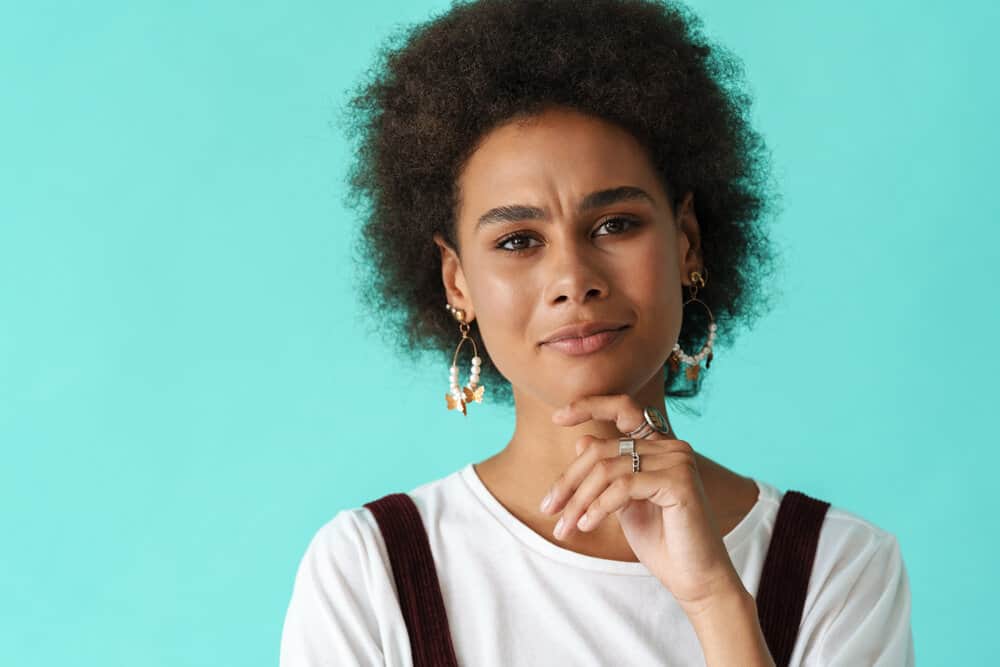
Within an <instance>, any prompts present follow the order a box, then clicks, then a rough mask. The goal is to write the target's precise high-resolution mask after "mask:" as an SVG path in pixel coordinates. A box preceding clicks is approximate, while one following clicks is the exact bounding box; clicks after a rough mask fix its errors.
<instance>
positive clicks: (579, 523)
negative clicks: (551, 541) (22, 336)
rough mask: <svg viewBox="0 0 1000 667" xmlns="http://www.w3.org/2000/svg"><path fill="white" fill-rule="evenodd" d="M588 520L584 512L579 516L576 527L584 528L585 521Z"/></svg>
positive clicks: (585, 525)
mask: <svg viewBox="0 0 1000 667" xmlns="http://www.w3.org/2000/svg"><path fill="white" fill-rule="evenodd" d="M589 520H590V519H588V518H587V515H586V514H584V515H583V516H581V517H580V520H579V521H577V522H576V527H577V528H580V529H583V528H586V527H587V522H588V521H589Z"/></svg>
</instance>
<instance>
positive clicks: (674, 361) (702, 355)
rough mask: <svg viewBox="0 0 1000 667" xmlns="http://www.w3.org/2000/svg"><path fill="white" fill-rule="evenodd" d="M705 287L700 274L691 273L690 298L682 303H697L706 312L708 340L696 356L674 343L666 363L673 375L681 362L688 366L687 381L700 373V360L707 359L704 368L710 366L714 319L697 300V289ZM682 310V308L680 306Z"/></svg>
mask: <svg viewBox="0 0 1000 667" xmlns="http://www.w3.org/2000/svg"><path fill="white" fill-rule="evenodd" d="M704 286H705V279H704V278H702V276H701V274H700V273H698V272H697V271H692V272H691V285H690V292H691V294H690V298H688V300H687V301H685V302H684V306H686V305H688V304H689V303H691V302H692V301H697V302H698V303H700V304H701V305H702V306H704V307H705V310H707V311H708V317H709V320H710V324H709V325H708V340H707V341H706V342H705V345H704V346H703V347H702V348H701V350H700V351H699V352H698V354H695V355H693V356H692V355H689V354H687V353H686V352H684V350H682V349H681V346H680V344H679V343H674V349H673V350H671V352H670V357H669V358H668V359H667V361H668V362H669V364H670V368H671V370H673V371H674V372H675V373H676V372H677V371H678V370H680V365H681V362H682V361H683V362H684V363H685V364H688V368H687V370H686V371H684V375H685V376H686V377H687V379H689V380H696V379H697V378H698V373H699V372H700V371H701V361H702V359H707V360H706V362H705V368H708V367H710V366H711V365H712V356H713V355H712V344H713V343H714V342H715V317H714V316H713V315H712V309H711V308H709V307H708V304H706V303H705V302H704V301H702V300H701V299H699V298H697V294H698V288H699V287H704ZM681 307H682V308H683V306H681Z"/></svg>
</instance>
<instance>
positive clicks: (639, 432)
mask: <svg viewBox="0 0 1000 667" xmlns="http://www.w3.org/2000/svg"><path fill="white" fill-rule="evenodd" d="M642 417H643V421H642V423H641V424H639V425H638V426H636V427H635V428H634V429H632V430H631V431H629V432H628V433H626V434H625V437H626V438H648V437H649V436H650V435H652V434H653V433H662V434H664V435H669V434H670V423H669V422H668V421H667V418H666V417H664V416H663V413H662V412H660V410H659V408H655V407H652V406H650V407H648V408H643V410H642Z"/></svg>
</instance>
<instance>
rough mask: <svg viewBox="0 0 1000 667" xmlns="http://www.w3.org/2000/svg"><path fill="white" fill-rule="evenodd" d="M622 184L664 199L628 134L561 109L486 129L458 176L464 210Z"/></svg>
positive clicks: (643, 155)
mask: <svg viewBox="0 0 1000 667" xmlns="http://www.w3.org/2000/svg"><path fill="white" fill-rule="evenodd" d="M623 183H628V184H631V185H636V186H638V187H642V188H643V189H646V190H647V191H649V192H651V194H653V195H654V196H657V195H659V196H660V197H662V194H661V190H660V189H659V186H658V183H657V178H656V174H655V172H654V169H653V166H652V164H651V163H650V161H649V158H648V155H647V153H646V151H645V149H644V148H643V146H642V145H641V144H640V143H639V141H638V140H636V139H635V137H634V136H633V135H632V134H631V133H629V132H628V131H627V130H625V129H624V128H622V127H620V126H618V125H615V124H613V123H611V122H608V121H605V120H603V119H600V118H596V117H593V116H589V115H585V114H581V113H577V112H574V111H570V110H562V109H559V110H548V111H545V112H543V113H541V114H538V115H535V116H531V117H528V118H525V119H518V120H514V121H510V122H508V123H505V124H503V125H501V126H499V127H497V128H495V129H494V130H492V131H490V132H489V133H487V134H486V135H485V136H484V137H483V139H482V141H481V142H480V144H479V145H478V147H477V148H476V150H475V152H474V153H473V154H472V155H471V157H470V158H469V160H468V161H467V162H466V164H465V166H464V168H463V169H462V172H461V173H460V175H459V185H460V189H461V192H462V204H463V206H462V208H463V214H474V213H475V211H476V210H478V209H481V208H484V207H485V208H489V207H490V206H495V205H497V204H504V203H509V201H508V200H511V198H512V197H513V198H517V199H519V200H528V199H532V198H535V199H537V198H538V197H539V196H544V195H545V194H546V193H555V194H563V193H568V194H571V195H573V196H583V195H584V194H586V193H588V192H591V191H594V190H598V189H601V188H605V187H612V186H617V185H621V184H623ZM463 217H465V215H463Z"/></svg>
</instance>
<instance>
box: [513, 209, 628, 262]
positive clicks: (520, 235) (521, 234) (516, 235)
mask: <svg viewBox="0 0 1000 667" xmlns="http://www.w3.org/2000/svg"><path fill="white" fill-rule="evenodd" d="M616 221H624V222H626V223H628V224H627V225H626V229H625V230H624V231H621V232H617V233H616V234H599V236H617V235H618V234H624V233H626V232H627V231H630V230H632V229H635V228H636V227H638V226H639V224H640V223H639V221H638V220H633V219H632V218H626V217H622V216H618V217H614V218H608V219H607V220H605V221H604V222H602V223H601V224H600V227H603V226H604V225H606V224H608V223H609V222H616ZM600 227H599V228H600ZM520 238H526V239H530V238H533V237H532V236H531V235H530V234H525V233H524V232H516V233H514V234H511V235H510V236H505V237H504V238H502V239H500V241H498V242H497V245H496V247H497V249H498V250H502V251H504V252H508V253H510V254H512V255H516V254H518V253H522V252H527V251H528V250H533V249H534V248H536V247H538V246H529V247H527V248H504V247H502V246H503V245H504V244H505V243H508V242H510V241H512V240H514V239H520Z"/></svg>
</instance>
